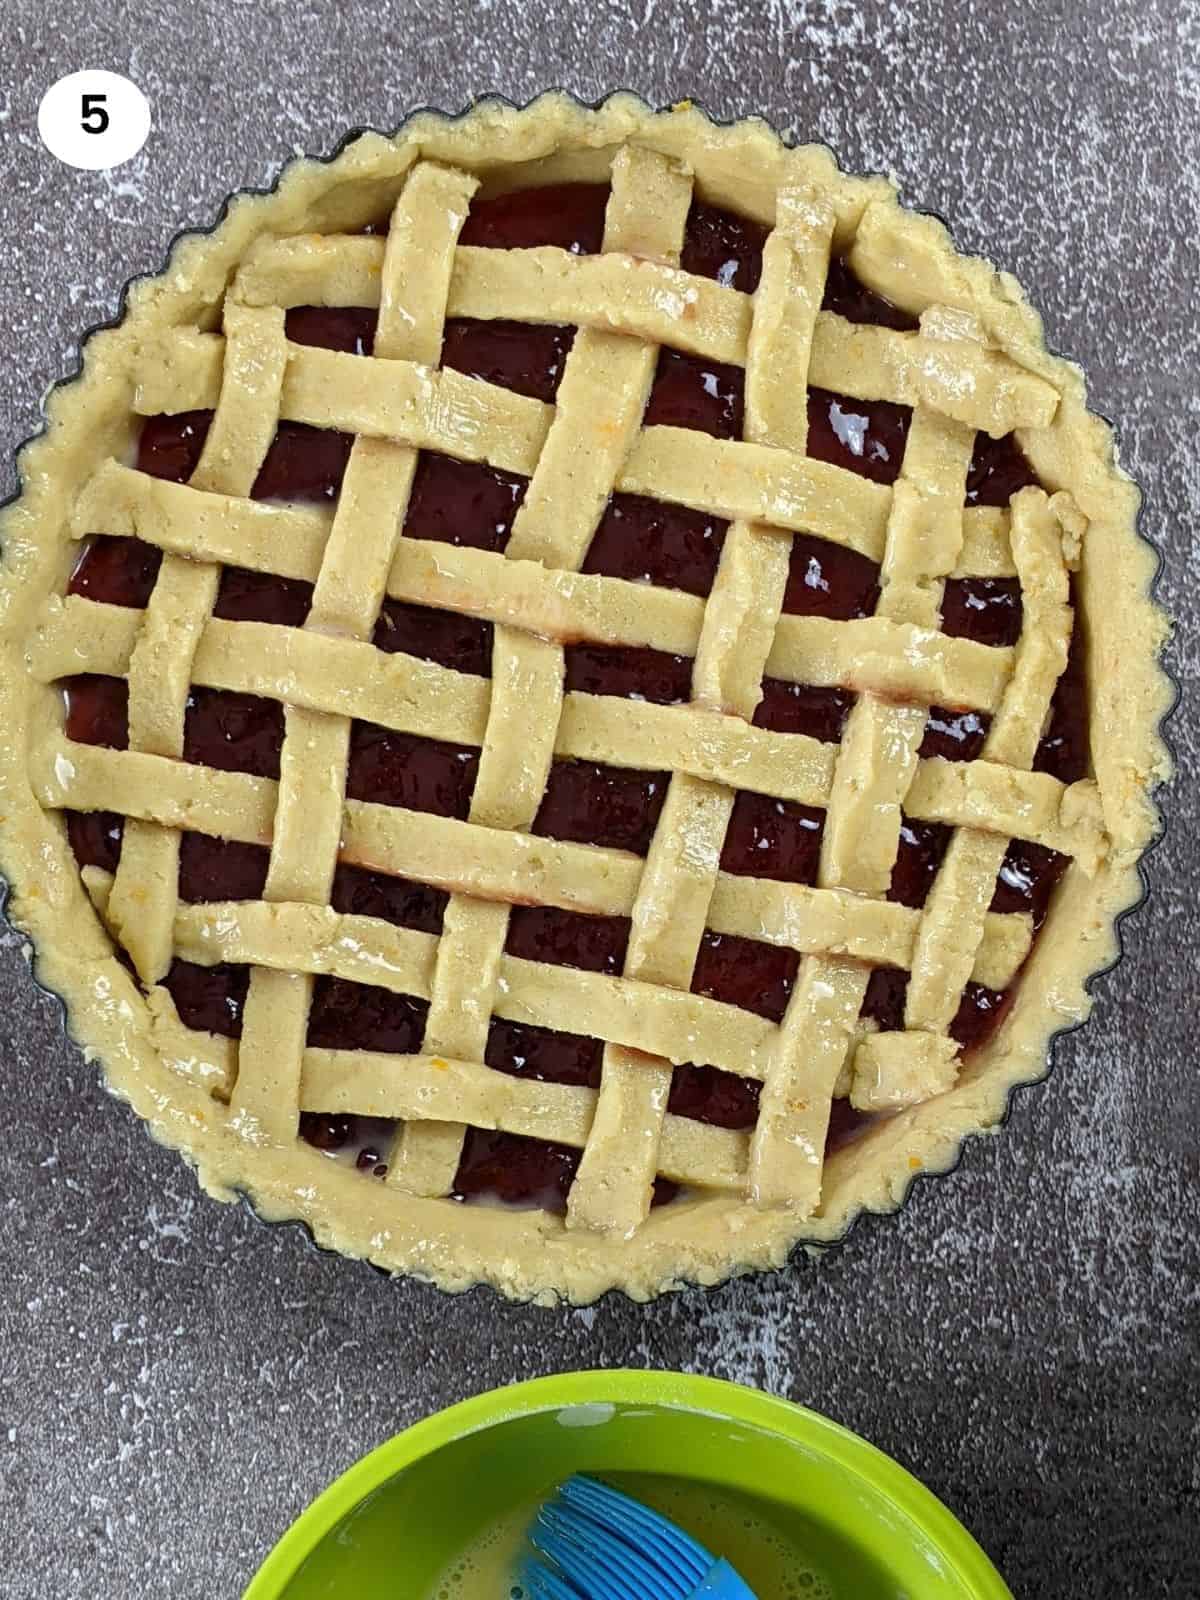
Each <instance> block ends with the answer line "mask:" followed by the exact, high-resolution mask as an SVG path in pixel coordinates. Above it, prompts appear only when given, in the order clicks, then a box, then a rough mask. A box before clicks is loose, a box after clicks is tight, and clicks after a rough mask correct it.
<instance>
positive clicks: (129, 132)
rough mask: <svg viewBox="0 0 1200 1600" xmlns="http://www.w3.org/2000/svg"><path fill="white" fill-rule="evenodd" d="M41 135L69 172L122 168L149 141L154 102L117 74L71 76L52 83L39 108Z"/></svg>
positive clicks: (79, 73) (82, 73)
mask: <svg viewBox="0 0 1200 1600" xmlns="http://www.w3.org/2000/svg"><path fill="white" fill-rule="evenodd" d="M37 120H38V132H39V133H40V134H41V136H42V143H43V144H44V145H45V146H46V149H47V150H49V152H50V154H51V155H52V156H57V157H58V159H59V160H60V161H65V162H66V163H67V165H68V166H69V167H82V168H83V169H84V170H85V171H88V172H100V171H102V170H103V169H105V168H107V167H119V166H120V165H121V163H122V161H128V160H129V159H130V157H131V156H135V155H137V153H138V151H139V150H140V149H141V148H142V146H143V145H144V144H145V142H146V137H147V135H148V134H149V132H150V103H149V101H148V100H147V99H146V96H145V95H144V94H143V93H142V91H141V90H140V89H139V88H138V86H137V84H136V83H131V82H130V81H129V79H128V78H123V77H122V76H121V74H120V73H119V72H70V73H68V74H67V76H66V77H65V78H60V79H59V80H58V82H57V83H54V84H51V86H50V88H49V89H47V90H46V92H45V94H44V95H43V96H42V103H41V105H40V106H39V107H38V119H37Z"/></svg>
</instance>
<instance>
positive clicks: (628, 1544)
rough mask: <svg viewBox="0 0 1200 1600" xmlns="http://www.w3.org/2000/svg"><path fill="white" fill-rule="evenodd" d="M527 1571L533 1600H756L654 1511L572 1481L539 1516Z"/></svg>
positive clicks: (604, 1488) (723, 1564)
mask: <svg viewBox="0 0 1200 1600" xmlns="http://www.w3.org/2000/svg"><path fill="white" fill-rule="evenodd" d="M529 1537H530V1540H531V1542H532V1544H533V1547H534V1549H535V1550H536V1551H537V1552H538V1554H539V1555H540V1556H543V1557H545V1561H544V1562H543V1561H540V1560H535V1559H533V1558H530V1560H529V1561H527V1562H526V1564H525V1567H524V1568H523V1570H522V1572H521V1583H522V1586H523V1593H524V1594H525V1595H526V1596H527V1597H528V1600H755V1596H754V1594H753V1592H752V1591H751V1590H750V1589H748V1588H747V1587H746V1585H745V1584H744V1583H743V1582H742V1580H741V1579H740V1578H739V1577H738V1575H737V1573H736V1572H735V1571H734V1570H733V1568H732V1567H731V1566H730V1565H729V1563H728V1562H727V1561H719V1560H718V1559H717V1558H716V1557H715V1556H712V1555H710V1554H709V1553H708V1551H707V1550H706V1549H705V1548H704V1546H703V1545H700V1544H697V1543H696V1541H695V1539H693V1538H691V1536H690V1535H688V1534H686V1533H684V1531H683V1529H682V1528H677V1527H676V1526H675V1524H674V1523H673V1522H669V1521H668V1520H667V1518H666V1517H662V1516H660V1515H659V1514H658V1512H657V1511H651V1510H650V1508H649V1507H648V1506H644V1505H642V1504H640V1502H639V1501H637V1500H631V1499H630V1498H629V1496H628V1495H625V1494H620V1493H619V1492H618V1491H617V1490H616V1489H610V1488H609V1487H608V1485H607V1484H603V1483H598V1482H597V1481H596V1480H595V1479H594V1478H584V1477H580V1476H576V1477H574V1478H568V1480H567V1482H566V1483H564V1484H563V1485H562V1487H561V1488H560V1489H559V1491H558V1494H557V1495H556V1496H555V1498H554V1499H553V1500H551V1501H550V1502H549V1503H548V1504H547V1505H544V1506H543V1507H542V1509H541V1510H540V1511H539V1512H538V1515H537V1520H536V1522H535V1523H534V1525H533V1528H532V1530H531V1531H530V1536H529Z"/></svg>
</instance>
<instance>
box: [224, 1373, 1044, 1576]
mask: <svg viewBox="0 0 1200 1600" xmlns="http://www.w3.org/2000/svg"><path fill="white" fill-rule="evenodd" d="M578 1471H586V1472H598V1473H603V1474H619V1475H630V1474H635V1473H636V1474H654V1475H655V1479H661V1478H671V1479H674V1480H685V1481H686V1482H687V1483H688V1484H689V1485H694V1486H695V1487H696V1489H697V1490H698V1491H705V1490H707V1491H709V1492H711V1491H713V1490H715V1491H717V1492H718V1493H719V1494H720V1495H721V1496H722V1497H723V1498H725V1497H731V1498H732V1499H733V1500H734V1501H735V1502H737V1501H741V1502H744V1503H746V1504H747V1509H750V1507H753V1510H754V1514H755V1516H756V1517H761V1519H762V1520H764V1521H766V1522H768V1523H769V1524H770V1525H771V1526H772V1527H774V1528H776V1529H778V1530H780V1531H781V1533H782V1535H783V1536H784V1537H785V1538H786V1539H787V1540H788V1541H789V1543H790V1544H794V1547H795V1548H796V1549H797V1550H799V1551H803V1552H804V1555H805V1558H806V1560H807V1561H808V1562H809V1563H810V1564H811V1566H812V1568H813V1569H814V1571H817V1572H819V1573H821V1574H822V1575H823V1576H824V1577H825V1578H826V1579H827V1583H828V1589H829V1590H831V1591H832V1593H833V1594H834V1595H835V1596H838V1597H842V1596H845V1597H847V1600H849V1597H853V1600H1012V1597H1011V1594H1010V1592H1009V1590H1008V1588H1007V1587H1006V1586H1005V1584H1004V1582H1003V1580H1002V1579H1001V1577H1000V1575H999V1573H998V1572H997V1571H996V1569H995V1568H994V1567H993V1566H992V1564H991V1562H990V1561H989V1560H988V1558H987V1557H986V1556H985V1555H984V1553H983V1551H982V1550H981V1549H980V1548H979V1546H978V1545H977V1544H976V1543H975V1541H974V1539H972V1537H971V1535H970V1534H969V1533H968V1532H967V1531H966V1529H965V1528H964V1527H963V1526H962V1525H961V1523H959V1522H957V1521H956V1520H955V1518H954V1517H953V1516H951V1514H950V1512H949V1511H947V1509H946V1507H945V1506H943V1505H942V1503H941V1502H940V1501H939V1500H937V1499H935V1498H934V1496H933V1495H932V1494H930V1493H929V1491H928V1490H927V1489H925V1488H923V1487H922V1485H921V1484H919V1483H918V1482H917V1480H916V1479H915V1478H913V1477H912V1476H910V1474H909V1473H907V1472H905V1471H904V1469H903V1468H902V1467H900V1466H898V1465H897V1464H896V1463H895V1462H894V1461H892V1460H890V1459H889V1458H888V1457H887V1456H885V1455H883V1454H881V1453H880V1452H879V1451H878V1450H876V1449H875V1448H874V1446H873V1445H869V1444H868V1443H867V1442H866V1441H865V1440H864V1439H860V1438H858V1437H857V1436H856V1435H855V1434H852V1433H848V1432H847V1431H846V1429H845V1428H841V1427H839V1426H838V1425H837V1423H835V1422H830V1421H829V1420H828V1419H827V1418H825V1417H822V1416H818V1415H817V1414H816V1413H815V1412H813V1411H806V1410H804V1409H803V1408H802V1407H801V1406H795V1405H792V1404H791V1403H790V1402H789V1401H786V1400H778V1399H775V1398H773V1397H772V1396H770V1395H766V1394H761V1393H759V1392H758V1391H757V1390H754V1389H745V1388H742V1387H741V1386H740V1385H738V1384H733V1383H724V1382H721V1381H720V1380H718V1379H716V1378H702V1377H690V1376H686V1375H683V1374H679V1373H671V1372H620V1371H616V1372H576V1373H569V1374H566V1375H564V1376H562V1377H551V1378H537V1379H534V1380H533V1381H532V1382H530V1383H519V1384H515V1385H514V1386H513V1387H512V1388H508V1389H494V1390H492V1391H491V1392H489V1393H488V1394H482V1395H479V1396H477V1397H476V1398H475V1399H473V1400H465V1401H463V1402H462V1403H461V1404H460V1405H456V1406H451V1407H450V1409H449V1410H448V1411H441V1412H438V1413H437V1415H435V1416H432V1417H428V1418H426V1419H425V1421H424V1422H418V1423H417V1424H416V1425H415V1426H413V1427H411V1428H407V1429H406V1430H405V1431H404V1432H403V1433H400V1434H397V1435H396V1437H395V1438H394V1439H389V1440H388V1442H387V1443H386V1444H383V1445H380V1446H379V1448H378V1449H377V1450H373V1451H372V1452H371V1454H370V1455H368V1456H365V1457H364V1458H363V1459H362V1460H361V1461H359V1462H358V1463H357V1464H356V1465H355V1466H353V1467H351V1468H350V1470H349V1471H348V1472H346V1473H344V1474H343V1475H342V1476H341V1477H340V1478H339V1479H338V1480H337V1481H336V1482H335V1483H333V1484H332V1485H331V1486H330V1487H329V1488H328V1489H326V1491H325V1492H324V1494H322V1495H321V1496H320V1497H319V1498H318V1499H317V1500H315V1501H314V1502H313V1504H312V1505H311V1506H309V1508H308V1510H307V1511H305V1512H304V1514H303V1515H302V1516H301V1517H300V1518H299V1520H298V1521H297V1522H295V1523H294V1524H293V1525H292V1527H291V1528H289V1529H288V1531H287V1533H285V1534H284V1536H283V1538H282V1539H281V1540H280V1541H279V1543H278V1544H277V1545H276V1546H275V1548H274V1550H272V1551H271V1553H270V1555H269V1556H268V1557H267V1559H266V1561H265V1562H264V1563H263V1565H262V1567H261V1568H260V1570H259V1572H258V1574H257V1576H256V1577H255V1578H254V1579H253V1581H252V1582H251V1584H250V1587H249V1588H248V1589H247V1590H246V1593H245V1596H244V1600H318V1597H320V1600H338V1597H349V1596H353V1597H355V1600H373V1597H378V1600H385V1597H386V1600H423V1597H424V1596H425V1595H427V1594H428V1593H429V1592H430V1591H431V1590H432V1588H433V1585H434V1583H435V1581H436V1580H437V1578H438V1576H439V1575H440V1574H441V1573H442V1572H443V1571H444V1570H445V1569H446V1567H447V1566H448V1565H449V1564H450V1563H452V1562H453V1560H454V1559H455V1557H456V1556H458V1555H460V1554H461V1553H462V1551H463V1550H464V1549H466V1548H467V1547H468V1546H469V1545H470V1544H471V1543H472V1542H473V1541H474V1540H475V1539H477V1538H478V1537H479V1536H480V1535H481V1534H482V1533H484V1532H485V1530H486V1529H487V1528H488V1527H489V1526H490V1525H492V1524H494V1523H497V1522H499V1521H501V1520H502V1519H503V1518H505V1516H506V1515H507V1516H510V1517H511V1515H512V1513H513V1512H514V1510H516V1509H517V1508H518V1507H519V1506H521V1505H522V1504H523V1503H527V1502H529V1501H531V1500H534V1499H537V1498H541V1497H544V1496H546V1495H547V1494H548V1493H549V1491H550V1490H551V1489H552V1488H553V1486H554V1485H555V1484H556V1483H558V1482H560V1481H561V1480H562V1479H563V1478H565V1477H567V1476H569V1475H570V1474H571V1473H572V1472H578ZM622 1481H623V1482H624V1483H625V1484H626V1486H628V1487H632V1488H634V1490H635V1492H636V1479H633V1478H632V1477H628V1478H623V1480H622ZM648 1481H652V1480H648ZM767 1600H775V1597H767Z"/></svg>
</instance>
